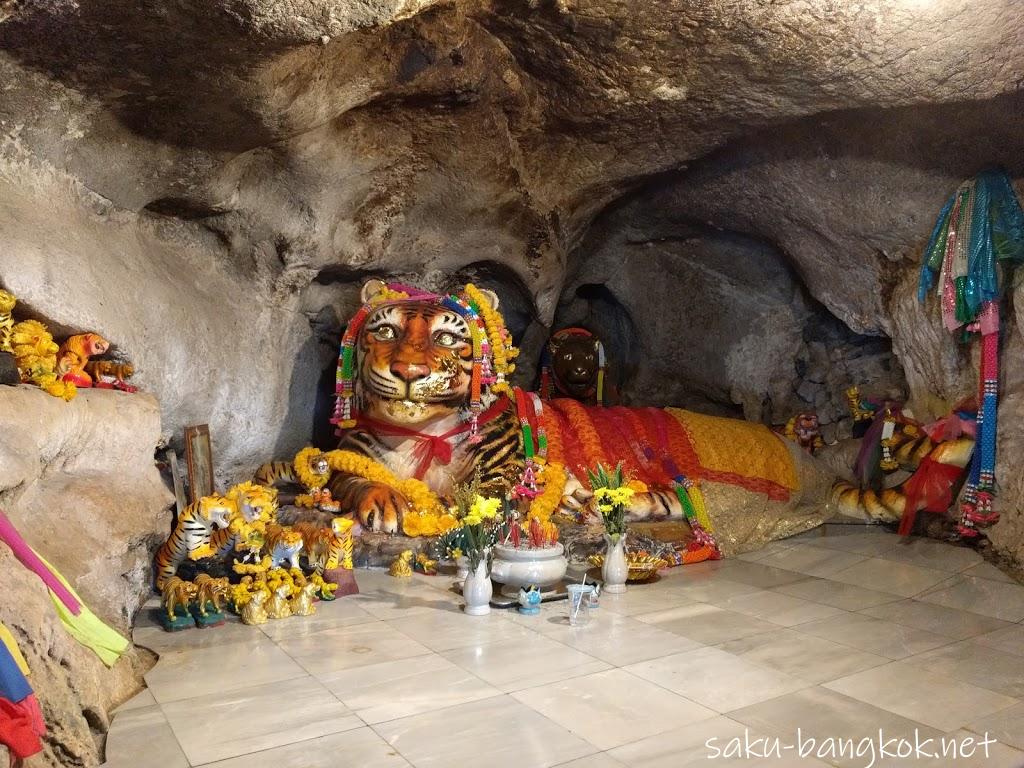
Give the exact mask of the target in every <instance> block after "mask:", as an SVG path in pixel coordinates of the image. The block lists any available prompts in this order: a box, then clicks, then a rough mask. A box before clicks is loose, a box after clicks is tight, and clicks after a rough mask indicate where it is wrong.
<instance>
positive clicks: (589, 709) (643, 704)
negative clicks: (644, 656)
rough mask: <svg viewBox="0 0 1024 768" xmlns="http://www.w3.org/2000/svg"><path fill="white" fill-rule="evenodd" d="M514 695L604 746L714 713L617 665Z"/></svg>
mask: <svg viewBox="0 0 1024 768" xmlns="http://www.w3.org/2000/svg"><path fill="white" fill-rule="evenodd" d="M513 698H515V699H517V700H518V701H521V702H523V703H524V704H526V705H527V706H529V707H530V708H531V709H534V710H536V711H538V712H540V713H541V714H542V715H544V716H545V717H547V718H548V719H550V720H553V721H554V722H556V723H558V724H559V725H561V726H562V727H563V728H565V729H566V730H569V731H571V732H572V733H574V734H576V735H577V736H580V737H582V738H584V739H586V740H587V741H589V742H590V743H591V744H593V745H595V746H596V747H598V748H599V749H602V750H608V749H612V748H613V747H618V746H621V745H623V744H626V743H627V742H630V741H635V740H637V739H640V738H644V737H646V736H653V735H654V734H657V733H662V732H664V731H668V730H672V729H673V728H678V727H679V724H680V723H690V722H694V721H697V720H705V719H708V718H711V717H714V716H715V712H713V711H712V710H710V709H707V708H706V707H702V706H700V705H699V704H695V703H694V702H692V701H689V700H687V699H684V698H683V697H681V696H677V695H676V694H674V693H671V692H669V691H667V690H665V689H664V688H662V687H660V686H658V685H655V684H654V683H651V682H648V681H646V680H641V679H640V678H638V677H635V676H633V675H631V674H629V673H628V672H625V671H623V670H621V669H612V670H608V671H605V672H598V673H596V674H592V675H586V676H584V677H576V678H573V679H571V680H562V681H560V682H557V683H551V684H549V685H543V686H539V687H536V688H528V689H526V690H522V691H519V692H517V693H515V694H513Z"/></svg>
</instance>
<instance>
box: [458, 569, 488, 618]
mask: <svg viewBox="0 0 1024 768" xmlns="http://www.w3.org/2000/svg"><path fill="white" fill-rule="evenodd" d="M493 591H494V587H493V586H492V585H491V574H490V573H489V572H488V570H487V558H486V557H482V558H480V562H479V563H477V566H476V569H471V570H470V572H469V575H468V576H466V582H465V583H464V584H463V585H462V598H463V599H464V600H465V601H466V609H465V610H466V613H468V614H469V615H470V616H485V615H486V614H488V613H490V612H491V595H492V594H493Z"/></svg>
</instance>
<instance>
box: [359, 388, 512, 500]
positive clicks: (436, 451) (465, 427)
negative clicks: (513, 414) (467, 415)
mask: <svg viewBox="0 0 1024 768" xmlns="http://www.w3.org/2000/svg"><path fill="white" fill-rule="evenodd" d="M506 408H508V398H505V397H503V398H501V399H500V400H498V402H496V403H495V404H494V405H492V406H491V407H490V408H488V409H487V410H486V411H484V412H483V413H482V414H480V418H479V419H478V420H477V422H478V424H481V425H482V424H486V423H487V422H488V421H490V420H491V419H495V418H497V417H498V416H500V415H501V414H502V413H504V412H505V409H506ZM359 426H360V427H362V428H363V429H365V430H366V431H367V432H372V433H373V434H376V435H386V436H389V437H404V438H407V439H409V440H415V441H416V442H418V443H419V445H417V446H416V454H417V456H418V457H419V464H418V465H417V467H416V479H417V480H422V479H423V476H424V475H425V474H426V473H427V470H428V469H430V465H431V464H433V463H434V461H435V460H437V461H439V462H441V463H442V464H450V463H451V460H452V444H451V443H450V442H449V440H451V439H452V438H453V437H455V436H456V435H461V434H462V433H464V432H468V431H469V430H470V428H471V426H472V424H471V423H470V422H468V421H467V422H464V423H463V424H459V425H458V426H457V427H454V428H452V429H449V430H448V431H447V432H445V433H444V434H443V435H429V434H427V433H425V432H418V431H417V430H415V429H410V428H408V427H400V426H398V425H396V424H389V423H387V422H384V421H378V420H377V419H371V418H369V417H366V416H362V417H360V419H359Z"/></svg>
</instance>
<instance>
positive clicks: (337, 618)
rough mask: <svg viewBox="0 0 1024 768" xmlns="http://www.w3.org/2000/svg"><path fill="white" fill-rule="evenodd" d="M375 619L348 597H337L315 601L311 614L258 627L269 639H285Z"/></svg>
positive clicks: (368, 622) (370, 621)
mask: <svg viewBox="0 0 1024 768" xmlns="http://www.w3.org/2000/svg"><path fill="white" fill-rule="evenodd" d="M375 621H378V619H377V618H376V617H375V616H373V614H370V613H367V612H366V611H364V610H363V609H362V608H360V607H359V606H358V605H357V604H356V603H354V602H352V601H351V600H349V599H348V597H339V598H338V599H337V600H333V601H330V602H319V603H317V604H316V613H314V614H313V615H312V616H292V617H291V618H289V619H287V620H284V621H268V622H267V623H266V624H260V625H259V627H260V629H261V630H263V634H265V635H266V636H267V637H269V638H270V639H271V640H287V639H289V638H293V637H304V636H306V635H312V634H315V633H317V632H322V631H323V630H325V629H336V628H338V627H351V626H353V625H355V624H370V623H372V622H375Z"/></svg>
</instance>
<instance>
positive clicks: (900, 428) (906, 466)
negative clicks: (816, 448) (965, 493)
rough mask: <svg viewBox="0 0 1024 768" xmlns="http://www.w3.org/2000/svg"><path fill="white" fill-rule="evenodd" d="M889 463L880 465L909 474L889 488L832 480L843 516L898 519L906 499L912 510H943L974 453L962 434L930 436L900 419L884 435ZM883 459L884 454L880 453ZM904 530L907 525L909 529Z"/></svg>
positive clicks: (834, 501) (834, 503)
mask: <svg viewBox="0 0 1024 768" xmlns="http://www.w3.org/2000/svg"><path fill="white" fill-rule="evenodd" d="M887 442H888V448H889V452H890V455H891V459H890V460H889V461H890V463H891V466H888V467H883V471H892V470H893V469H901V470H903V471H905V472H911V473H912V474H911V475H910V477H908V478H906V479H905V480H903V481H902V482H900V483H899V484H897V485H895V486H893V487H891V488H885V487H881V488H874V487H870V486H871V484H870V483H869V484H868V485H869V487H866V488H860V487H858V486H856V485H854V484H853V483H850V482H847V481H845V480H840V481H838V482H837V483H836V484H835V485H834V486H832V492H831V499H830V500H831V504H832V506H834V507H835V509H836V510H837V511H839V512H840V513H841V514H843V515H846V516H847V517H854V518H866V519H870V520H876V521H879V522H883V523H895V522H900V521H901V520H902V519H903V518H904V514H905V513H907V511H908V510H907V501H908V499H910V500H911V502H912V505H913V507H914V509H911V510H909V514H910V515H913V514H915V513H916V512H918V511H919V510H921V509H925V510H927V511H930V512H945V511H946V510H947V509H948V508H949V506H950V505H951V504H952V503H953V500H954V494H953V491H954V489H955V486H956V485H957V483H958V482H959V480H960V479H961V478H962V476H963V473H964V470H965V469H966V468H967V465H968V464H970V461H971V457H972V455H973V453H974V440H973V439H972V438H970V437H967V436H965V435H961V436H959V437H956V438H953V439H951V440H943V441H941V442H935V441H933V440H932V439H931V438H930V437H929V436H928V435H927V434H924V433H923V432H922V431H921V430H920V429H918V428H917V427H916V426H915V425H913V424H910V423H907V422H906V421H903V420H901V421H899V422H898V423H897V425H896V429H895V430H894V432H893V435H892V437H891V438H889V439H888V441H887ZM882 463H883V464H885V460H884V459H883V462H882ZM908 532H909V531H908Z"/></svg>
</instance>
